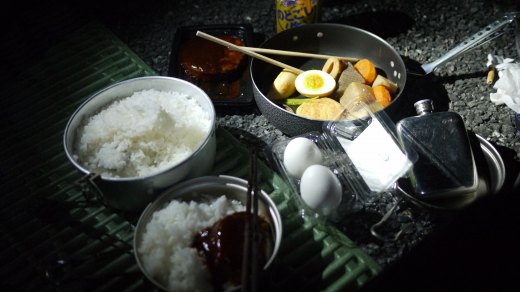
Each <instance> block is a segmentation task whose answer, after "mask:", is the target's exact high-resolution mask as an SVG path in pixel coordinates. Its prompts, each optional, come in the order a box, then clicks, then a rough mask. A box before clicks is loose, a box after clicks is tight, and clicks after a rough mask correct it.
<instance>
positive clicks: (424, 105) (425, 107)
mask: <svg viewBox="0 0 520 292" xmlns="http://www.w3.org/2000/svg"><path fill="white" fill-rule="evenodd" d="M413 105H414V106H415V111H416V112H417V114H418V115H420V116H421V115H425V114H430V113H432V112H433V102H432V100H431V99H423V100H419V101H417V102H415V103H414V104H413Z"/></svg>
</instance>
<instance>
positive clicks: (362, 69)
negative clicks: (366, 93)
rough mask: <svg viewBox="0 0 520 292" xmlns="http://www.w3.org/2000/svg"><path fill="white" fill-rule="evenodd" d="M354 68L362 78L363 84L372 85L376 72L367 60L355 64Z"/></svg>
mask: <svg viewBox="0 0 520 292" xmlns="http://www.w3.org/2000/svg"><path fill="white" fill-rule="evenodd" d="M354 68H355V69H356V70H357V71H358V72H359V74H361V76H363V79H365V84H368V85H370V84H372V82H374V79H376V76H377V72H376V66H375V65H374V63H372V62H371V61H370V60H369V59H361V60H359V61H357V62H356V64H355V65H354Z"/></svg>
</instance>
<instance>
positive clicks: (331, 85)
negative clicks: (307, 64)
mask: <svg viewBox="0 0 520 292" xmlns="http://www.w3.org/2000/svg"><path fill="white" fill-rule="evenodd" d="M294 86H295V87H296V90H297V91H298V92H299V93H300V94H301V95H303V96H307V97H318V96H329V95H330V94H331V93H332V92H333V91H334V89H336V80H335V79H334V78H333V77H332V76H331V75H330V74H329V73H327V72H324V71H321V70H308V71H304V72H303V73H300V74H299V75H298V76H297V77H296V80H295V81H294Z"/></svg>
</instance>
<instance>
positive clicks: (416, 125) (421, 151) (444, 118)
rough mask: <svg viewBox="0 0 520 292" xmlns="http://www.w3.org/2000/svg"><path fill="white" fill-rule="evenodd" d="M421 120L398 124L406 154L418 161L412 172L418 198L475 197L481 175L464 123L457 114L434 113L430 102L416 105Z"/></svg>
mask: <svg viewBox="0 0 520 292" xmlns="http://www.w3.org/2000/svg"><path fill="white" fill-rule="evenodd" d="M414 106H415V108H416V111H417V116H413V117H408V118H404V119H402V120H400V121H399V122H398V123H397V134H398V137H399V139H400V140H401V141H402V143H403V144H404V146H405V150H406V151H414V152H416V153H417V154H418V159H417V161H416V162H415V163H414V165H413V167H412V168H411V171H410V183H411V186H412V188H413V191H414V194H415V196H417V197H418V198H421V199H434V198H439V197H453V196H459V195H466V194H468V193H472V192H474V191H475V190H476V189H477V186H478V174H477V168H476V165H475V161H474V157H473V153H472V150H471V145H470V141H469V138H468V134H467V131H466V127H465V125H464V121H463V120H462V118H461V117H460V115H458V114H457V113H455V112H434V111H433V102H432V101H431V100H429V99H425V100H420V101H418V102H416V103H415V104H414Z"/></svg>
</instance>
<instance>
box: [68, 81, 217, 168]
mask: <svg viewBox="0 0 520 292" xmlns="http://www.w3.org/2000/svg"><path fill="white" fill-rule="evenodd" d="M211 126H212V125H211V120H210V117H209V113H208V112H206V111H205V110H204V109H203V108H202V107H201V106H200V105H199V104H198V102H197V101H196V100H195V99H193V98H192V97H190V96H188V95H186V94H183V93H179V92H174V91H158V90H154V89H150V90H142V91H139V92H135V93H134V94H133V95H132V96H130V97H126V98H123V99H121V100H118V101H115V102H114V103H112V104H110V105H109V106H108V107H106V108H105V109H103V110H102V111H100V112H99V113H97V114H96V115H94V116H92V117H90V118H89V119H88V120H87V121H86V123H85V125H84V127H81V128H80V129H79V132H78V133H79V137H81V138H80V139H79V142H78V143H77V144H78V145H77V147H76V149H77V158H78V161H79V163H81V164H82V165H84V166H85V167H86V168H87V169H89V170H90V171H91V172H94V173H99V174H101V175H105V176H110V177H136V176H147V175H149V174H152V173H154V172H158V171H161V170H164V169H166V168H168V167H171V166H172V165H175V164H177V163H179V162H180V161H182V160H184V159H185V158H186V157H188V156H189V155H191V154H192V153H193V152H194V150H195V149H196V148H197V147H198V146H199V145H200V143H201V142H202V141H203V139H204V138H205V137H206V135H207V133H208V132H209V131H210V130H211Z"/></svg>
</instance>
